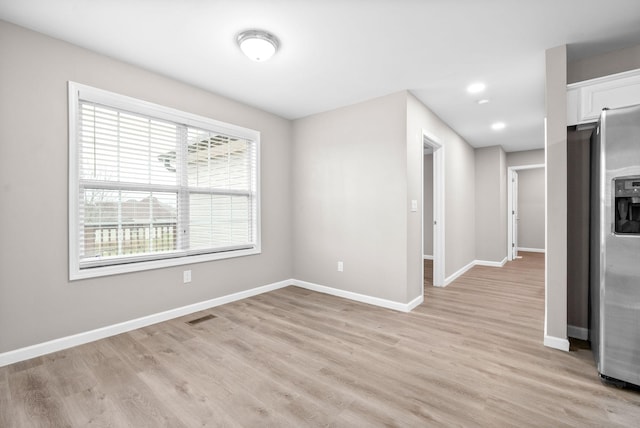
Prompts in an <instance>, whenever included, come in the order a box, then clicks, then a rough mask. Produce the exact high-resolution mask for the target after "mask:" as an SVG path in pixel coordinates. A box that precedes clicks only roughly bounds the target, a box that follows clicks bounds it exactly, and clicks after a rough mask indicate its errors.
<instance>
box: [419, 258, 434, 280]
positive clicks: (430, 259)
mask: <svg viewBox="0 0 640 428" xmlns="http://www.w3.org/2000/svg"><path fill="white" fill-rule="evenodd" d="M422 258H423V259H424V260H433V256H429V255H427V254H425V255H423V256H422ZM423 276H424V275H423Z"/></svg>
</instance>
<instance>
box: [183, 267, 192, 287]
mask: <svg viewBox="0 0 640 428" xmlns="http://www.w3.org/2000/svg"><path fill="white" fill-rule="evenodd" d="M182 281H183V282H184V283H185V284H186V283H188V282H191V270H185V271H184V272H182Z"/></svg>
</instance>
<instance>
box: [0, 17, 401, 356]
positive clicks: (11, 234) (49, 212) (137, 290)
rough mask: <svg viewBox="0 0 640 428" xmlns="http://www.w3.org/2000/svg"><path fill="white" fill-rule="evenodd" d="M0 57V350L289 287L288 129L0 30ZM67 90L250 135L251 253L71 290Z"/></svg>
mask: <svg viewBox="0 0 640 428" xmlns="http://www.w3.org/2000/svg"><path fill="white" fill-rule="evenodd" d="M0 58H2V61H0V93H1V94H2V96H1V97H0V120H1V121H2V125H1V126H0V141H1V145H0V166H1V167H0V196H1V198H2V203H1V204H0V228H1V234H2V239H0V352H5V351H9V350H13V349H17V348H20V347H25V346H28V345H32V344H36V343H40V342H44V341H47V340H50V339H55V338H59V337H63V336H67V335H71V334H74V333H79V332H83V331H87V330H91V329H95V328H98V327H102V326H107V325H112V324H115V323H119V322H123V321H127V320H130V319H134V318H137V317H141V316H145V315H149V314H153V313H157V312H161V311H164V310H168V309H172V308H176V307H180V306H183V305H188V304H191V303H195V302H200V301H204V300H207V299H212V298H215V297H218V296H223V295H228V294H231V293H234V292H238V291H242V290H247V289H250V288H253V287H257V286H261V285H265V284H269V283H272V282H276V281H281V280H284V279H287V278H291V276H292V273H293V269H292V263H291V260H292V258H291V230H290V227H289V225H290V222H291V212H290V207H291V191H290V183H291V176H290V164H291V158H290V150H291V135H290V133H291V130H290V123H289V122H288V121H287V120H284V119H282V118H279V117H276V116H274V115H272V114H268V113H265V112H262V111H260V110H257V109H255V108H251V107H248V106H246V105H243V104H240V103H238V102H234V101H231V100H229V99H225V98H223V97H220V96H217V95H213V94H211V93H208V92H205V91H202V90H199V89H196V88H194V87H191V86H188V85H185V84H182V83H180V82H177V81H174V80H171V79H168V78H165V77H162V76H159V75H157V74H153V73H150V72H148V71H145V70H142V69H140V68H137V67H134V66H131V65H128V64H125V63H122V62H118V61H115V60H113V59H110V58H107V57H104V56H101V55H98V54H96V53H92V52H90V51H87V50H84V49H81V48H79V47H76V46H73V45H70V44H67V43H64V42H61V41H58V40H55V39H52V38H49V37H45V36H43V35H40V34H38V33H34V32H31V31H29V30H26V29H22V28H20V27H17V26H14V25H11V24H7V23H4V22H2V21H0ZM212 78H215V76H214V75H212ZM68 80H73V81H76V82H79V83H84V84H88V85H92V86H95V87H98V88H102V89H106V90H110V91H114V92H118V93H121V94H124V95H128V96H132V97H136V98H140V99H143V100H147V101H151V102H155V103H158V104H163V105H166V106H170V107H173V108H177V109H181V110H184V111H188V112H192V113H195V114H199V115H203V116H207V117H211V118H214V119H218V120H222V121H225V122H229V123H233V124H237V125H240V126H245V127H249V128H253V129H256V130H258V131H260V132H261V133H262V163H261V166H262V169H261V185H262V251H263V252H262V254H260V255H256V256H248V257H242V258H235V259H228V260H222V261H214V262H209V263H200V264H194V265H188V266H183V267H174V268H165V269H158V270H151V271H145V272H138V273H131V274H123V275H117V276H110V277H102V278H95V279H90V280H81V281H74V282H73V283H70V282H69V281H68V252H67V248H68V230H67V200H68V199H67V191H68V184H67V175H68V171H67V170H68V166H67V163H68V155H67V153H68V135H67V124H68V118H67V81H68ZM34 124H37V126H36V125H34ZM398 132H400V131H398ZM363 158H365V159H366V156H365V154H364V153H363ZM394 193H397V192H394ZM347 266H349V265H347ZM187 268H188V269H191V270H192V274H193V281H192V283H191V284H189V285H184V284H183V283H182V271H183V270H184V269H187Z"/></svg>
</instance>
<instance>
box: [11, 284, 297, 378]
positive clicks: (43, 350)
mask: <svg viewBox="0 0 640 428" xmlns="http://www.w3.org/2000/svg"><path fill="white" fill-rule="evenodd" d="M292 282H293V281H292V280H286V281H280V282H274V283H273V284H268V285H263V286H261V287H256V288H252V289H250V290H245V291H240V292H238V293H234V294H229V295H227V296H222V297H217V298H215V299H210V300H205V301H204V302H199V303H194V304H191V305H187V306H182V307H179V308H176V309H170V310H168V311H164V312H159V313H156V314H152V315H148V316H144V317H141V318H136V319H133V320H130V321H124V322H121V323H118V324H113V325H109V326H106V327H101V328H97V329H95V330H89V331H86V332H83V333H78V334H74V335H71V336H66V337H61V338H59V339H54V340H50V341H47V342H43V343H38V344H36V345H31V346H27V347H24V348H19V349H15V350H13V351H8V352H4V353H0V367H3V366H6V365H9V364H13V363H17V362H19V361H24V360H28V359H30V358H35V357H39V356H41V355H46V354H50V353H52V352H56V351H61V350H63V349H67V348H71V347H74V346H78V345H83V344H85V343H89V342H93V341H95V340H99V339H104V338H105V337H110V336H115V335H116V334H120V333H125V332H127V331H131V330H135V329H137V328H142V327H146V326H148V325H151V324H156V323H159V322H162V321H167V320H170V319H173V318H177V317H181V316H184V315H189V314H192V313H194V312H198V311H203V310H205V309H209V308H213V307H215V306H220V305H224V304H226V303H231V302H235V301H236V300H242V299H246V298H247V297H251V296H256V295H258V294H262V293H266V292H268V291H273V290H277V289H279V288H283V287H287V286H289V285H292Z"/></svg>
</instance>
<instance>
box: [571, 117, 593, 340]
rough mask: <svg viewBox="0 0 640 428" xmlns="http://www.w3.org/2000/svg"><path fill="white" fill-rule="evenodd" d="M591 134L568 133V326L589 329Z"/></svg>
mask: <svg viewBox="0 0 640 428" xmlns="http://www.w3.org/2000/svg"><path fill="white" fill-rule="evenodd" d="M590 136H591V130H583V131H576V130H575V129H573V127H572V128H571V129H570V130H569V132H567V158H568V162H567V208H568V209H567V212H568V218H567V324H568V325H570V326H574V327H580V328H584V329H588V328H589V171H590V158H591V155H590V143H589V139H590Z"/></svg>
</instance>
